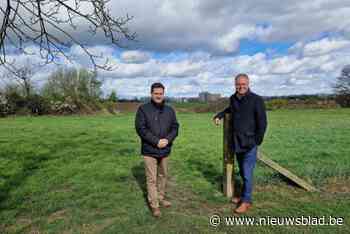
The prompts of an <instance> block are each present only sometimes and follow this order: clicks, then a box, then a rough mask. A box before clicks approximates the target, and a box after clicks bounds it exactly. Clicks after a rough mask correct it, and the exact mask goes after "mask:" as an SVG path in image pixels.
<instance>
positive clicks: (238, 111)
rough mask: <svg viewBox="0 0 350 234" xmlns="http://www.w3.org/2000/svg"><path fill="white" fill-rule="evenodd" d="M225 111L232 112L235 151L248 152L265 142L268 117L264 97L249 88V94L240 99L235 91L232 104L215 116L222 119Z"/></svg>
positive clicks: (231, 99)
mask: <svg viewBox="0 0 350 234" xmlns="http://www.w3.org/2000/svg"><path fill="white" fill-rule="evenodd" d="M225 113H231V114H232V122H231V124H232V130H233V131H232V134H233V147H234V152H236V153H240V152H246V151H248V150H250V149H251V148H253V147H254V146H256V145H260V144H261V143H262V142H263V139H264V134H265V131H266V128H267V118H266V110H265V103H264V100H263V99H262V97H260V96H259V95H257V94H255V93H253V92H251V91H250V90H248V92H247V94H246V95H244V96H243V97H242V98H241V99H239V98H238V97H237V95H236V93H235V94H233V95H232V96H231V97H230V106H229V107H227V108H226V109H225V110H224V111H222V112H220V113H218V114H217V115H215V116H214V118H220V119H221V118H223V117H224V115H225Z"/></svg>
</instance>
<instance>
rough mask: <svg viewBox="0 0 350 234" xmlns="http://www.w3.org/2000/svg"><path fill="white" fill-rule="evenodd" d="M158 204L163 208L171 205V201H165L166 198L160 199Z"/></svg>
mask: <svg viewBox="0 0 350 234" xmlns="http://www.w3.org/2000/svg"><path fill="white" fill-rule="evenodd" d="M159 204H160V205H161V206H163V207H165V208H169V207H171V202H169V201H167V200H160V201H159Z"/></svg>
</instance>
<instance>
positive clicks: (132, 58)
mask: <svg viewBox="0 0 350 234" xmlns="http://www.w3.org/2000/svg"><path fill="white" fill-rule="evenodd" d="M120 57H121V59H122V60H123V62H125V63H145V62H147V61H148V60H149V59H150V55H149V54H148V53H145V52H142V51H137V50H129V51H125V52H123V53H122V54H121V56H120Z"/></svg>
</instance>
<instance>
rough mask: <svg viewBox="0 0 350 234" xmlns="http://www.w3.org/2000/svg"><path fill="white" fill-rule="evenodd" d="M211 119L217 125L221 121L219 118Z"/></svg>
mask: <svg viewBox="0 0 350 234" xmlns="http://www.w3.org/2000/svg"><path fill="white" fill-rule="evenodd" d="M213 121H214V124H215V125H217V126H218V125H219V124H220V122H221V121H220V119H219V118H215V119H214V120H213Z"/></svg>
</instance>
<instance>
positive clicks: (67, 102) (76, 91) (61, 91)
mask: <svg viewBox="0 0 350 234" xmlns="http://www.w3.org/2000/svg"><path fill="white" fill-rule="evenodd" d="M32 73H33V71H32V70H31V69H30V68H28V67H26V68H25V69H24V68H23V71H22V72H21V76H15V77H14V81H17V82H10V83H8V84H7V85H5V86H4V87H2V88H0V115H1V116H7V115H14V114H19V115H21V114H22V115H23V114H34V115H43V114H78V113H79V114H81V113H83V114H84V113H86V114H91V113H95V112H98V111H107V112H109V113H115V111H116V102H117V100H118V99H117V94H116V92H115V91H112V92H111V93H110V95H109V96H107V97H103V96H102V94H103V92H102V89H101V86H102V81H101V80H100V79H98V77H97V74H96V73H95V72H90V71H88V70H86V69H83V68H79V69H77V68H59V69H58V70H56V71H55V72H53V73H52V74H51V75H49V76H48V78H47V79H46V81H45V83H44V84H43V85H41V87H35V85H34V84H33V81H32V79H31V77H32Z"/></svg>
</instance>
